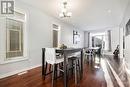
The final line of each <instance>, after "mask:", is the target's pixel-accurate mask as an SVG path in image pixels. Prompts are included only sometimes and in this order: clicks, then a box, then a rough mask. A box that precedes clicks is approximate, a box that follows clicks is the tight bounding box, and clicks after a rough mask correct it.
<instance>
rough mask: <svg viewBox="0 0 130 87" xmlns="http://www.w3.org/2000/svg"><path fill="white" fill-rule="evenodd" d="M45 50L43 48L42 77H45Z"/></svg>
mask: <svg viewBox="0 0 130 87" xmlns="http://www.w3.org/2000/svg"><path fill="white" fill-rule="evenodd" d="M44 67H45V48H42V76H43V75H45V70H44Z"/></svg>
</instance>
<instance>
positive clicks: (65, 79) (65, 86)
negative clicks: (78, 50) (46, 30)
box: [64, 53, 67, 87]
mask: <svg viewBox="0 0 130 87" xmlns="http://www.w3.org/2000/svg"><path fill="white" fill-rule="evenodd" d="M64 87H67V63H66V54H65V53H64Z"/></svg>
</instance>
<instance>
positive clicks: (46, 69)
mask: <svg viewBox="0 0 130 87" xmlns="http://www.w3.org/2000/svg"><path fill="white" fill-rule="evenodd" d="M46 71H47V62H46V65H45V70H44V80H45V78H46Z"/></svg>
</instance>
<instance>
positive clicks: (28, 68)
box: [0, 64, 41, 79]
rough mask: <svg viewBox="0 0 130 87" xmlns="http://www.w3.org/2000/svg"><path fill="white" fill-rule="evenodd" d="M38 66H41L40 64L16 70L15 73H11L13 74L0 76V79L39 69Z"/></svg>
mask: <svg viewBox="0 0 130 87" xmlns="http://www.w3.org/2000/svg"><path fill="white" fill-rule="evenodd" d="M40 66H41V64H39V65H34V66H29V67H27V68H24V69H21V70H16V71H13V72H9V73H6V74H3V75H0V79H2V78H5V77H9V76H12V75H15V74H18V73H20V72H23V71H27V70H30V69H33V68H36V67H40Z"/></svg>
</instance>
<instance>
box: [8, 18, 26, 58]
mask: <svg viewBox="0 0 130 87" xmlns="http://www.w3.org/2000/svg"><path fill="white" fill-rule="evenodd" d="M23 24H24V23H23V22H21V21H17V20H14V19H9V18H6V29H7V30H6V31H7V34H6V35H7V36H6V40H7V42H6V58H12V57H19V56H23Z"/></svg>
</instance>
